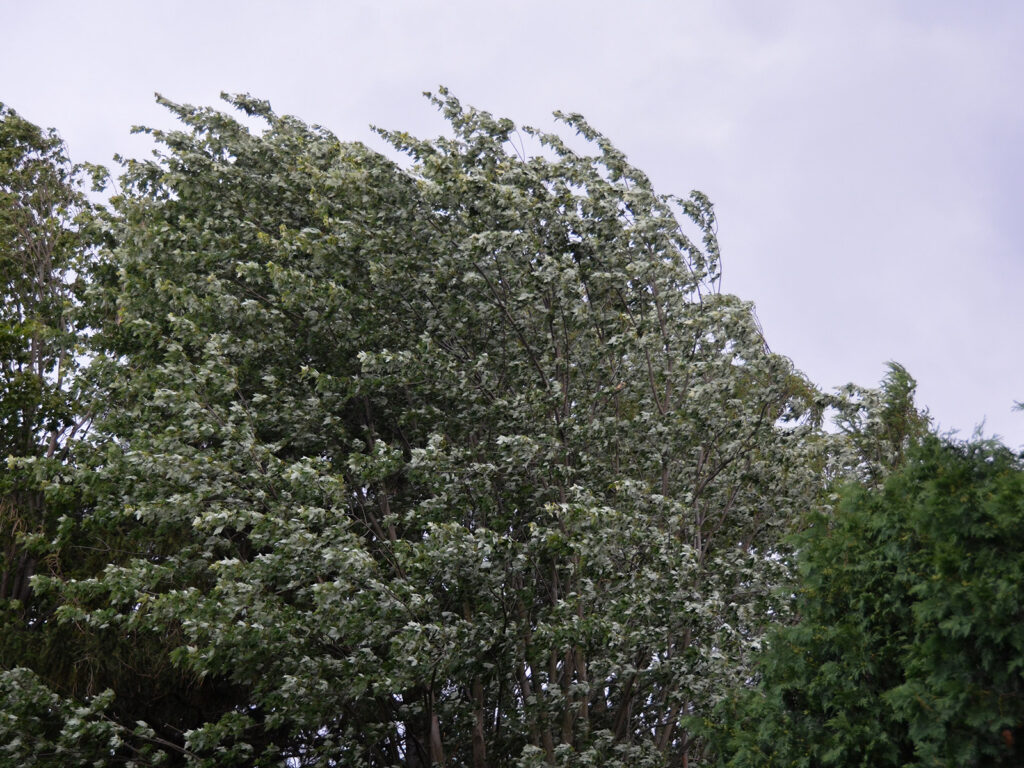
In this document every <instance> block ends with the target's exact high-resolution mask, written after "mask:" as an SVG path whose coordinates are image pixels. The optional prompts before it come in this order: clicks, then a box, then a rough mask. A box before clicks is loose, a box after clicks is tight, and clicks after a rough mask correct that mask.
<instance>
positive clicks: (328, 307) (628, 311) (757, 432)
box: [0, 90, 926, 768]
mask: <svg viewBox="0 0 1024 768" xmlns="http://www.w3.org/2000/svg"><path fill="white" fill-rule="evenodd" d="M431 98H432V100H433V102H434V104H435V105H436V106H437V108H438V109H440V110H441V111H442V113H443V114H444V116H445V117H446V118H447V120H448V122H449V125H450V133H449V135H447V136H442V137H439V138H435V139H430V140H425V139H420V138H416V137H413V136H410V135H408V134H405V133H401V132H389V131H381V135H382V136H383V137H384V138H385V139H387V140H388V141H389V142H390V143H391V145H392V146H393V147H394V148H395V150H396V152H397V153H403V154H404V155H405V161H404V162H402V163H399V162H398V161H396V160H395V159H392V158H389V157H387V156H385V155H382V154H380V153H378V152H375V151H372V150H370V149H369V148H367V147H366V146H365V145H363V144H360V143H352V142H343V141H340V140H339V139H338V138H336V137H335V136H334V135H332V134H331V133H330V132H328V131H326V130H324V129H323V128H320V127H317V126H309V125H307V124H305V123H303V122H301V121H300V120H297V119H295V118H293V117H286V116H279V115H277V114H276V113H274V112H273V111H272V110H271V109H270V106H269V105H268V104H266V103H265V102H261V101H259V100H257V99H254V98H251V97H247V96H235V97H227V101H228V102H229V104H230V105H231V106H232V107H233V108H234V109H236V110H239V111H241V112H242V113H244V114H245V116H246V118H247V120H246V123H251V122H252V121H251V120H249V119H248V118H255V119H257V120H259V121H262V124H263V125H264V126H265V127H264V128H263V129H262V130H255V129H251V128H248V127H246V123H243V122H242V121H240V120H239V119H236V118H234V117H232V116H231V115H229V114H226V113H224V112H221V111H217V110H214V109H208V108H196V107H192V106H188V105H181V104H175V103H172V102H169V101H164V102H163V103H164V105H165V106H166V107H167V108H168V109H169V110H171V112H172V113H173V114H174V115H175V116H176V117H177V119H178V120H179V123H180V126H179V128H178V129H176V130H170V131H158V130H150V131H149V133H150V134H151V135H152V137H153V138H154V140H155V142H156V144H157V147H158V149H157V151H156V152H155V154H154V157H153V158H152V159H149V160H144V161H142V160H131V161H127V162H126V163H125V165H124V170H123V174H122V176H121V177H120V188H119V190H118V192H117V194H115V195H114V196H113V197H112V198H111V200H110V207H109V209H108V210H107V211H105V212H103V213H102V214H101V213H98V212H95V211H91V210H90V211H89V214H88V216H86V217H84V218H79V219H78V223H77V224H76V223H74V220H73V218H72V216H71V213H69V212H70V211H71V210H72V208H73V206H72V207H66V208H62V209H60V212H59V213H58V214H53V215H54V216H55V217H56V218H55V219H54V220H55V221H56V222H57V224H56V225H55V226H56V229H55V230H54V231H56V232H58V233H61V234H60V237H62V238H64V237H66V238H68V239H67V242H68V243H69V245H68V246H67V250H66V253H67V254H68V255H66V256H65V255H62V256H61V257H60V258H59V259H51V262H48V266H47V267H46V268H45V269H42V271H41V274H44V275H45V279H46V280H48V281H49V282H48V283H47V285H48V286H50V287H49V288H48V290H49V291H50V294H48V296H50V298H48V299H47V301H50V302H51V303H50V304H47V305H46V306H47V307H49V309H47V310H46V312H42V310H40V312H38V313H36V314H32V312H35V310H32V312H30V311H28V310H23V311H22V314H20V315H18V316H17V317H13V319H7V320H5V322H7V325H6V326H4V327H5V328H9V329H14V330H11V331H9V332H8V335H7V336H5V337H4V338H5V339H10V343H9V344H8V345H7V346H6V347H5V348H4V354H5V355H6V358H5V359H6V361H7V362H6V365H7V368H6V369H5V370H6V371H7V375H8V377H9V380H11V381H13V380H14V377H15V374H17V375H18V376H21V375H22V373H21V372H22V371H23V370H24V364H23V363H22V362H20V361H22V360H23V359H25V358H24V356H25V355H26V354H27V353H26V351H25V350H26V349H31V348H34V347H32V346H31V345H32V344H33V343H35V342H32V341H31V339H32V338H35V337H33V336H32V335H31V333H30V332H29V331H30V330H31V329H35V328H42V327H44V324H45V327H46V328H52V329H57V330H55V331H47V333H46V338H51V337H52V338H55V339H58V338H59V339H61V343H60V344H58V345H56V346H54V347H52V349H53V350H55V351H52V352H49V353H48V354H49V355H50V357H48V358H46V360H47V362H42V363H39V364H38V365H37V366H36V368H35V369H33V372H32V376H33V377H34V378H32V379H31V381H32V382H33V383H32V387H34V389H31V391H32V392H33V393H37V394H33V395H32V397H28V398H27V399H26V398H21V399H17V398H15V397H14V396H9V395H8V394H7V390H5V394H4V406H3V407H4V411H3V413H4V414H8V413H10V414H15V415H14V416H5V419H6V421H4V422H3V423H2V424H0V427H2V429H3V435H2V436H0V437H2V439H3V440H4V441H5V442H4V443H3V445H5V446H6V445H7V441H9V440H11V439H13V438H12V436H14V435H16V434H22V433H23V434H24V435H27V436H28V437H26V438H25V441H24V443H25V446H26V448H25V449H24V450H20V449H19V450H18V451H13V450H11V449H10V448H7V449H6V450H8V452H9V454H10V455H11V456H12V458H11V459H10V460H9V462H8V469H7V470H6V471H7V474H5V475H4V476H3V478H4V480H3V482H4V483H5V484H4V485H2V486H0V491H2V493H3V494H5V495H4V496H3V499H4V504H5V507H4V510H5V515H6V514H10V515H15V516H17V517H18V519H29V511H31V514H32V515H34V516H33V517H31V520H32V523H31V525H30V526H29V527H25V526H22V527H12V528H8V529H6V530H5V533H4V536H5V539H4V541H5V546H6V547H7V550H6V554H5V559H4V561H3V567H4V574H5V579H7V578H8V577H7V575H6V574H8V573H15V572H17V573H18V574H19V575H18V576H17V578H18V579H20V581H19V582H18V583H19V584H20V585H22V586H21V587H20V590H21V591H20V592H19V593H18V594H17V595H14V594H13V593H9V591H8V592H5V593H4V594H3V595H0V597H2V598H3V604H2V606H0V610H2V614H0V620H2V621H3V626H2V628H0V629H2V632H3V637H4V638H5V639H4V640H3V641H0V653H2V656H0V661H2V670H0V702H2V707H3V713H4V714H3V716H2V718H0V754H2V755H4V759H6V760H8V761H10V763H11V764H18V765H39V766H43V765H53V766H58V765H72V764H95V765H134V766H148V765H154V766H155V765H166V766H170V765H187V766H210V767H211V768H212V767H213V766H233V765H236V766H271V765H282V764H285V765H290V766H303V765H306V766H313V765H316V766H329V765H337V766H397V765H404V766H426V765H431V764H444V765H466V766H470V765H471V766H474V768H480V767H482V766H532V765H566V766H569V765H573V766H575V765H581V766H582V765H601V766H616V765H621V766H663V765H679V764H683V765H686V764H689V763H690V762H691V761H693V762H694V764H696V763H697V762H702V761H706V760H708V759H710V758H711V756H712V755H711V753H710V752H709V750H710V749H711V747H710V746H709V742H708V741H707V739H705V737H704V736H703V735H701V734H702V733H703V732H704V729H702V728H701V727H699V725H698V726H697V727H695V724H699V723H700V722H701V721H702V720H703V719H706V718H714V717H717V716H718V715H717V714H716V713H718V712H720V711H721V710H720V709H717V708H716V707H717V706H718V705H720V704H721V702H722V700H723V699H724V698H725V697H726V696H728V695H730V692H732V691H735V690H741V689H743V688H744V687H746V686H747V685H748V684H749V682H750V681H751V679H752V678H753V676H754V674H755V668H754V666H753V664H754V661H753V660H754V658H755V656H756V653H757V651H758V649H759V648H760V646H761V643H762V640H763V638H764V635H765V632H766V630H767V628H768V627H769V626H770V625H771V624H772V623H775V622H778V621H779V620H780V619H782V618H784V617H786V616H788V615H789V611H790V606H789V604H790V597H789V592H791V588H789V587H787V586H786V585H788V584H790V582H789V578H790V575H791V574H790V562H791V556H792V555H793V554H794V553H793V545H792V543H791V541H790V539H789V538H788V537H787V534H788V533H789V532H790V531H792V530H793V529H794V528H795V527H799V526H800V524H801V521H803V520H804V517H805V515H806V514H807V513H808V512H809V511H811V510H815V509H819V508H821V506H822V504H827V502H828V498H829V496H828V494H829V493H831V492H832V490H833V486H834V485H835V484H836V483H838V482H841V481H842V480H844V479H854V480H858V481H859V482H861V483H863V484H865V485H866V486H879V485H881V484H882V483H883V482H884V481H885V477H886V476H887V475H888V473H889V472H890V471H891V470H892V468H893V467H896V466H898V465H899V464H900V463H901V462H902V461H904V457H905V454H906V450H907V447H908V446H909V445H910V444H911V443H912V442H913V441H914V439H916V437H917V436H918V435H919V434H921V433H922V431H923V429H924V427H925V425H926V420H925V419H924V417H923V416H921V414H919V413H918V412H917V410H916V409H915V408H914V406H913V401H912V393H913V385H914V383H913V380H912V379H911V378H910V377H909V374H907V373H906V371H904V370H903V369H902V368H900V367H899V366H895V365H894V366H893V367H891V369H890V375H889V377H887V379H886V381H885V382H884V384H883V387H882V388H881V389H880V390H868V389H862V388H849V389H848V390H845V391H842V392H840V393H838V394H837V395H835V396H825V395H823V394H822V393H820V392H818V390H817V389H816V388H815V387H814V386H813V385H812V384H811V383H810V382H808V381H807V380H806V379H805V378H804V377H803V376H802V375H801V374H800V373H799V372H798V371H796V370H795V369H794V367H793V365H792V363H791V362H790V361H789V360H788V359H787V358H785V357H784V356H782V355H779V354H777V353H774V352H772V350H771V349H770V348H769V347H768V345H767V343H766V341H765V339H764V337H763V335H762V332H761V330H760V327H759V325H758V323H757V320H756V318H755V316H754V314H753V307H752V305H751V304H750V303H748V302H744V301H742V300H740V299H739V298H737V297H735V296H731V295H728V294H724V293H722V292H721V291H720V290H719V278H720V274H721V265H720V255H719V250H718V244H717V239H716V224H715V218H714V212H713V208H712V205H711V203H710V201H708V199H707V198H706V197H705V196H703V195H702V194H700V193H698V192H693V193H691V195H690V196H689V197H687V198H682V199H681V198H676V197H673V196H665V195H660V194H657V193H656V192H655V191H654V190H653V188H652V186H651V184H650V181H649V180H648V178H647V177H646V176H645V175H644V174H643V173H642V172H641V171H639V170H638V169H636V168H634V167H633V166H631V165H630V164H629V163H628V162H627V160H626V158H625V157H624V156H623V154H622V153H621V152H620V151H618V150H617V149H616V148H615V147H614V146H613V145H612V144H611V143H610V142H609V141H608V139H606V138H605V137H604V136H602V135H601V134H600V133H598V132H597V131H596V130H594V129H593V128H592V127H591V126H590V125H589V124H588V123H587V122H586V121H585V120H584V119H583V118H582V117H581V116H579V115H558V118H559V119H560V120H561V122H562V124H563V125H564V126H565V127H566V128H567V129H568V133H569V134H570V135H568V136H563V135H561V134H556V133H548V132H543V131H539V130H536V129H531V128H517V127H516V126H515V125H514V124H513V123H512V122H511V121H509V120H506V119H500V118H495V117H493V116H492V115H490V114H488V113H486V112H482V111H479V110H475V109H471V108H467V107H463V106H462V105H461V104H460V103H459V102H458V100H457V99H455V98H454V97H453V96H451V95H450V94H449V93H447V92H446V91H443V90H442V91H441V92H440V93H439V94H438V95H436V96H433V97H431ZM19 126H20V127H19ZM17 130H21V131H27V130H28V128H26V126H25V125H22V124H21V123H16V122H15V121H14V119H13V113H10V112H5V113H4V131H5V134H4V135H5V136H6V135H8V134H9V133H11V132H12V131H17ZM35 131H36V132H35V133H32V132H31V131H29V133H30V134H31V136H32V137H33V139H32V142H34V143H32V147H33V148H32V149H30V150H24V149H19V150H14V149H12V150H10V152H9V155H5V157H8V156H9V157H10V158H12V159H11V160H6V161H5V162H9V163H10V165H9V166H5V167H10V168H15V167H21V166H17V164H18V163H22V164H24V163H25V162H26V160H25V158H32V157H35V156H37V155H38V156H41V157H43V163H44V165H45V166H47V167H49V168H50V169H51V171H47V173H51V172H58V176H57V177H56V178H57V182H56V183H55V185H54V186H55V189H57V190H58V191H59V192H60V194H61V195H65V196H67V199H68V200H72V201H74V205H75V206H79V207H80V208H82V209H83V210H84V206H85V203H84V197H83V196H82V193H81V185H80V182H79V181H78V177H76V176H75V175H74V174H73V173H72V169H71V166H70V165H69V164H68V162H67V160H66V158H65V157H64V155H63V154H62V150H61V151H58V150H55V149H54V148H55V147H56V148H58V149H59V146H60V145H59V144H47V143H46V142H50V141H54V139H53V137H52V135H48V134H45V133H44V132H39V131H38V129H35ZM573 134H574V135H573ZM4 146H5V147H7V146H8V145H4ZM11 146H12V147H13V146H15V145H11ZM18 146H20V145H18ZM36 147H41V149H36ZM528 148H531V149H530V150H529V151H528ZM5 151H7V150H6V149H5ZM47 152H49V153H50V154H46V153H47ZM19 153H20V154H19ZM33 153H36V154H35V155H34V154H33ZM40 153H42V154H41V155H40ZM5 174H8V175H9V176H10V178H11V179H12V180H15V181H16V180H17V178H18V177H17V175H16V174H15V173H14V172H13V171H10V172H9V171H5ZM59 174H63V175H59ZM5 183H8V182H6V181H5ZM37 187H39V188H41V187H40V185H38V184H35V183H34V182H32V183H26V184H25V185H24V188H25V189H35V188H37ZM11 194H14V193H11ZM69 205H70V204H69ZM13 210H16V209H13ZM47 215H49V214H47ZM6 221H7V219H4V222H6ZM29 230H32V231H33V232H34V231H37V230H38V231H43V232H45V231H47V230H46V227H45V226H36V225H33V227H32V228H29ZM26 231H28V230H26ZM8 242H10V243H14V245H11V246H9V245H7V243H8ZM18 242H20V241H18V240H17V239H10V240H6V241H5V246H4V247H5V248H8V249H9V251H5V255H4V260H3V262H2V264H3V265H4V268H5V269H8V268H9V272H10V275H12V277H11V278H10V279H8V281H7V283H6V284H5V291H6V295H5V300H7V299H8V297H11V296H22V295H28V294H29V293H30V291H28V289H26V288H25V285H27V283H25V280H27V279H28V277H26V276H27V275H28V274H29V273H28V271H27V270H25V269H22V267H23V266H24V264H28V263H29V262H23V261H18V260H17V258H15V257H16V256H17V254H18V253H20V251H19V250H18V248H19V246H18V245H17V243H18ZM38 242H43V240H39V241H38ZM61 242H64V241H61ZM62 247H63V246H62ZM53 252H54V253H57V251H56V250H55V251H53ZM8 253H9V254H11V256H8ZM60 253H62V254H64V253H65V251H60ZM74 259H78V261H74ZM47 270H49V271H47ZM58 299H59V300H58ZM5 306H7V305H5ZM26 306H28V305H26ZM33 306H35V305H33ZM40 306H42V305H40ZM5 311H6V310H5ZM37 315H38V316H39V317H43V318H44V320H38V321H37V320H36V319H35V318H36V317H37ZM58 331H59V333H58ZM33 332H34V331H33ZM5 343H6V342H5ZM40 359H42V358H40ZM55 360H61V361H63V362H61V365H62V366H64V368H61V369H60V370H72V369H74V368H75V367H76V366H78V367H80V368H81V370H78V369H75V370H74V374H75V375H74V376H73V377H72V379H73V384H72V383H69V382H68V381H67V380H66V379H64V378H62V377H61V376H62V374H60V373H58V372H57V370H58V369H57V368H56V363H55V362H54V361H55ZM19 366H21V367H19ZM18 380H19V381H21V379H18ZM7 386H8V388H9V389H10V391H14V390H13V389H11V387H13V385H7ZM19 386H20V385H19ZM19 391H20V390H19ZM26 391H28V390H26ZM38 393H49V394H46V395H45V397H43V395H40V394H38ZM46 398H49V399H46ZM44 400H45V403H46V404H45V406H44V405H43V402H44ZM829 407H831V408H833V409H834V410H836V412H838V413H839V415H840V427H841V429H840V430H839V432H837V433H828V432H826V431H824V430H823V429H822V419H823V414H824V411H825V410H826V409H827V408H829ZM40 414H43V415H40ZM87 424H88V425H90V427H89V429H88V430H87V431H80V430H82V428H83V426H84V425H87ZM19 425H29V426H25V427H22V426H19ZM18 429H22V433H18V431H17V430H18ZM47 446H50V447H47ZM58 449H59V450H58ZM10 478H14V479H10ZM17 478H31V483H30V489H31V493H32V494H33V495H32V496H31V499H32V500H31V501H26V500H25V498H23V496H20V495H18V494H19V493H21V491H20V490H18V489H20V488H21V487H22V486H17V487H16V483H22V482H23V481H22V480H19V479H17ZM24 483H28V481H27V480H25V481H24ZM26 487H29V486H26ZM887 487H888V486H887ZM33 505H34V506H33ZM18 558H31V559H34V561H39V562H43V561H45V562H47V563H49V566H48V568H47V569H46V570H45V571H44V572H40V571H38V570H35V571H33V572H32V573H34V574H35V575H34V576H32V573H30V572H28V571H26V570H25V568H24V567H23V566H22V565H18V563H19V562H21V561H19V560H18ZM26 562H27V560H26ZM19 568H20V569H21V570H17V569H19ZM29 576H31V580H29ZM5 583H6V582H5ZM26 585H30V586H26ZM780 587H781V589H780ZM5 589H7V587H5ZM787 590H789V592H787Z"/></svg>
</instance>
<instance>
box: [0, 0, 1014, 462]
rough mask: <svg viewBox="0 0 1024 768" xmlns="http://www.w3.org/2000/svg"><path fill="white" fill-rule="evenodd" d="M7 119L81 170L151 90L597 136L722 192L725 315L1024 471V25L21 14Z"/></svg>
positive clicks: (921, 19)
mask: <svg viewBox="0 0 1024 768" xmlns="http://www.w3.org/2000/svg"><path fill="white" fill-rule="evenodd" d="M0 26H2V30H3V31H2V35H0V37H2V44H0V101H3V102H5V103H7V104H8V105H10V106H11V107H13V108H14V109H16V110H17V111H18V112H20V113H21V114H22V115H24V116H25V117H27V118H28V119H30V120H33V121H34V122H36V123H39V124H41V125H44V126H54V127H56V128H57V129H58V130H60V132H61V133H62V135H63V136H64V138H65V139H66V140H67V143H68V145H69V147H70V149H71V152H72V157H73V159H74V160H76V161H91V162H100V163H105V164H109V163H110V158H111V156H112V155H113V154H114V153H115V152H120V153H121V154H126V155H134V154H140V153H143V152H145V151H146V149H147V145H146V143H145V142H144V140H143V139H142V138H141V137H129V135H128V130H129V128H130V126H132V125H134V124H140V123H141V124H148V125H160V126H167V125H169V124H170V121H169V119H168V116H167V115H166V114H165V113H164V112H163V111H162V110H161V109H160V108H159V107H157V106H156V105H155V104H154V102H153V93H154V91H159V92H160V93H162V94H164V95H165V96H167V97H168V98H171V99H173V100H176V101H182V102H188V103H192V104H207V105H208V104H214V103H216V102H217V100H218V94H219V93H220V92H221V91H229V92H249V93H252V94H253V95H256V96H259V97H260V98H265V99H269V100H270V101H271V103H272V104H273V105H274V107H275V109H276V110H277V111H278V112H283V113H290V114H295V115H297V116H298V117H300V118H302V119H304V120H306V121H309V122H316V123H320V124H322V125H324V126H325V127H327V128H329V129H331V130H332V131H334V132H335V133H336V134H338V135H339V137H340V138H343V139H361V140H365V141H367V142H368V143H370V144H371V145H373V146H378V147H380V146H381V145H380V144H379V143H375V141H374V138H373V136H372V134H371V132H370V130H369V128H368V126H369V124H371V123H373V124H376V125H380V126H382V127H386V128H396V129H402V130H408V131H410V132H412V133H414V134H421V135H435V134H436V133H438V132H439V131H440V130H442V123H441V121H440V119H439V118H438V117H437V115H436V114H435V113H434V112H433V110H432V107H431V106H430V105H429V104H428V103H427V102H426V101H425V100H424V99H423V98H422V97H421V96H420V93H421V92H422V91H424V90H433V89H436V87H437V86H438V85H439V84H444V85H447V86H449V87H450V88H451V89H452V91H453V92H454V93H455V95H457V96H458V97H459V98H460V99H461V100H462V101H463V102H464V103H468V104H472V105H474V106H477V107H481V108H484V109H488V110H490V111H492V112H494V113H496V114H499V115H502V116H507V117H511V118H512V119H514V120H515V121H516V122H517V123H520V124H523V123H527V124H534V125H538V126H539V127H545V128H550V127H552V123H551V118H550V113H551V112H552V111H553V110H555V109H563V110H566V111H576V112H582V113H583V114H584V115H585V116H586V117H587V118H588V120H589V121H590V122H591V123H592V124H593V125H594V126H595V127H597V128H598V129H599V130H601V131H603V132H604V133H605V134H607V135H608V136H609V137H610V138H611V139H612V140H613V141H614V142H615V143H616V144H617V145H618V146H619V147H620V148H621V149H622V150H623V151H625V152H626V153H627V155H628V156H629V157H630V160H631V161H633V163H634V164H636V165H637V166H639V167H640V168H641V169H643V170H644V171H646V172H647V173H648V174H649V175H650V176H651V178H652V180H653V181H654V183H655V186H656V187H657V188H658V189H659V190H660V191H662V192H672V193H677V194H684V195H685V194H686V193H687V192H689V190H690V189H691V188H698V189H701V190H702V191H704V192H706V193H707V194H708V195H709V196H710V197H711V199H712V200H713V201H714V203H715V206H716V210H717V213H718V217H719V237H720V240H721V244H722V250H723V262H724V279H723V290H727V291H729V292H731V293H736V294H738V295H740V296H742V297H743V298H745V299H750V300H753V301H755V302H756V303H757V308H758V314H759V316H760V318H761V321H762V324H763V326H764V329H765V333H766V336H767V338H768V341H769V343H770V344H771V346H772V349H773V350H775V351H777V352H781V353H783V354H785V355H788V356H789V357H791V358H792V359H793V360H794V362H795V363H796V365H797V367H799V368H800V369H802V370H803V371H804V372H806V373H807V374H808V375H809V376H810V378H811V379H812V380H814V381H815V382H816V383H818V384H819V385H820V386H822V387H824V388H826V389H830V388H832V387H835V386H838V385H840V384H843V383H845V382H847V381H854V382H856V383H859V384H864V385H872V386H873V385H875V384H876V383H877V382H878V380H879V379H880V377H881V376H882V375H883V373H884V363H885V362H886V361H887V360H896V361H898V362H900V363H903V364H904V365H905V366H906V367H907V368H908V369H909V371H910V372H911V374H912V375H914V376H915V377H916V378H917V379H918V382H919V389H918V400H919V403H920V404H922V405H924V406H927V407H928V408H929V409H930V411H931V414H932V416H933V417H934V418H935V420H936V421H937V422H938V424H939V426H940V428H941V429H943V430H948V429H957V430H959V432H960V434H961V436H964V437H966V436H969V435H970V433H971V432H972V431H973V429H974V427H975V426H976V425H977V424H979V423H980V422H981V421H982V420H985V422H986V423H985V433H986V434H988V435H991V434H992V433H996V434H998V435H1000V436H1002V437H1003V438H1004V439H1005V440H1006V442H1007V443H1008V444H1010V445H1011V446H1013V447H1022V446H1024V413H1022V412H1012V411H1011V409H1012V406H1013V401H1014V400H1024V354H1022V353H1024V208H1022V206H1024V3H1021V2H1014V1H1012V0H1006V1H1005V2H1004V1H1001V0H985V2H978V3H967V2H952V1H949V2H947V1H946V0H918V1H916V2H914V1H911V0H905V1H903V2H900V0H830V1H829V2H827V3H826V2H810V0H806V1H803V2H797V1H795V0H794V1H792V2H786V1H785V0H780V1H778V2H769V1H768V0H736V1H735V2H730V0H708V1H707V2H697V1H693V0H659V1H658V2H644V1H643V0H633V2H632V3H628V4H627V3H626V2H611V1H609V0H566V1H564V2H559V0H547V1H546V2H536V1H534V0H523V1H521V2H517V3H497V2H487V0H447V1H446V2H439V1H436V0H421V1H420V2H412V1H411V0H406V1H402V2H399V1H398V0H393V1H389V0H367V1H365V2H364V1H361V0H352V1H346V0H336V1H335V2H312V1H303V0H292V2H281V1H280V0H279V1H278V2H265V1H263V0H259V1H256V0H249V2H242V1H241V0H205V2H195V1H180V2H159V3H157V2H143V0H134V1H132V0H117V1H112V0H94V2H88V3H86V2H81V0H76V1H74V2H72V1H71V0H67V1H59V0H32V1H31V2H29V1H28V0H0Z"/></svg>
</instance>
